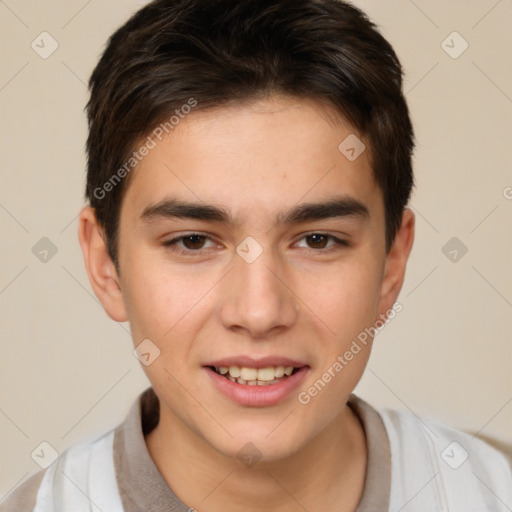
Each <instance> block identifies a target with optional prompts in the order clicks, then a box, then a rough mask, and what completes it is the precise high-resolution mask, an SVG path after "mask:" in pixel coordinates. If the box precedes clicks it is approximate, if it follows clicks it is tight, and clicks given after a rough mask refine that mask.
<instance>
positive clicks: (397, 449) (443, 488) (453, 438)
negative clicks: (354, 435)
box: [377, 408, 512, 512]
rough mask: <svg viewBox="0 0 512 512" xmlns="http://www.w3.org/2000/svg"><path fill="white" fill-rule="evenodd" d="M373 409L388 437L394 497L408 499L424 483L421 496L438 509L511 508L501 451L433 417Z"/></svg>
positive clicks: (511, 477)
mask: <svg viewBox="0 0 512 512" xmlns="http://www.w3.org/2000/svg"><path fill="white" fill-rule="evenodd" d="M377 412H378V413H379V415H380V417H381V419H382V421H383V423H384V426H385V428H386V432H387V435H388V438H389V443H390V452H391V466H392V480H393V482H394V493H395V498H396V499H399V500H402V501H403V500H406V498H407V495H408V493H412V492H413V490H414V489H416V491H418V490H419V489H420V488H421V485H425V486H426V487H425V489H426V490H424V491H422V494H425V495H430V500H431V501H430V503H437V504H438V505H437V506H438V507H440V508H439V510H442V507H443V506H445V507H450V505H451V507H450V508H448V509H449V510H452V508H453V507H454V506H455V507H456V508H457V507H459V508H458V509H461V508H460V507H461V504H464V506H467V508H466V510H477V508H476V507H478V506H480V507H484V508H482V510H505V508H504V503H506V504H507V507H508V506H512V468H511V465H510V460H509V459H508V458H507V456H506V455H505V454H504V453H503V452H501V451H499V450H497V449H496V448H494V447H493V446H491V445H490V444H488V443H486V442H484V441H482V440H481V439H478V438H477V437H475V436H473V435H471V434H468V433H466V432H463V431H461V430H458V429H456V428H453V427H451V426H448V425H446V424H443V423H441V422H439V421H437V420H435V419H433V418H429V417H425V416H418V415H416V414H414V413H413V412H409V411H404V410H399V409H391V408H382V409H378V411H377ZM392 492H393V489H392ZM411 495H412V494H411ZM420 496H421V495H420ZM420 501H421V498H420ZM486 507H487V508H486ZM489 507H490V508H489ZM405 510H408V509H407V508H406V509H405ZM405 510H404V512H405ZM411 510H414V508H411Z"/></svg>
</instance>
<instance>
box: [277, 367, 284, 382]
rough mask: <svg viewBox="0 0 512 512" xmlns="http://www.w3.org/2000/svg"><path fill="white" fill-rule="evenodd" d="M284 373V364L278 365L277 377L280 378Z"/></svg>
mask: <svg viewBox="0 0 512 512" xmlns="http://www.w3.org/2000/svg"><path fill="white" fill-rule="evenodd" d="M283 375H284V366H278V367H277V368H276V378H277V379H280V378H281V377H282V376H283Z"/></svg>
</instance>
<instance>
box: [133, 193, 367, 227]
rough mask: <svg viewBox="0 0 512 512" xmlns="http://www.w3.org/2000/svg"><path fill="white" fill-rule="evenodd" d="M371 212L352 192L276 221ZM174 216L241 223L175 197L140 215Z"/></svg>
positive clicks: (284, 214)
mask: <svg viewBox="0 0 512 512" xmlns="http://www.w3.org/2000/svg"><path fill="white" fill-rule="evenodd" d="M369 216H370V212H369V209H368V207H367V206H366V205H365V204H364V203H362V202H361V201H359V200H358V199H356V198H354V197H351V196H335V197H333V198H331V199H328V200H325V201H321V202H317V203H302V204H299V205H297V206H294V207H292V208H291V209H289V210H286V211H281V212H278V213H277V216H276V222H275V224H276V225H278V224H299V223H301V222H308V221H315V220H324V219H330V218H340V217H341V218H343V217H350V218H360V219H367V218H369ZM173 218H178V219H195V220H203V221H207V222H219V223H221V224H226V225H238V224H239V223H238V222H237V220H236V219H235V218H233V217H232V216H231V214H230V213H229V212H228V211H227V210H226V209H224V208H222V207H220V206H216V205H212V204H204V203H194V202H188V201H181V200H178V199H173V198H169V199H164V200H163V201H160V202H159V203H157V204H154V205H150V206H147V207H146V208H145V209H144V210H143V212H142V214H141V215H140V220H141V221H142V222H143V223H146V224H149V223H152V222H154V221H158V220H162V219H173Z"/></svg>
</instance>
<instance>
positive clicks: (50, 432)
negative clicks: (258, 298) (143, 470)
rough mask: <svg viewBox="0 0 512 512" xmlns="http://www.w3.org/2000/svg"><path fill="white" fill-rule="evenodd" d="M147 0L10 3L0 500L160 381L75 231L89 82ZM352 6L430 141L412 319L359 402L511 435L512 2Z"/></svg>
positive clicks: (0, 12) (364, 2) (408, 289)
mask: <svg viewBox="0 0 512 512" xmlns="http://www.w3.org/2000/svg"><path fill="white" fill-rule="evenodd" d="M142 4H143V2H135V1H126V0H123V1H121V0H118V1H114V0H108V1H105V0H102V1H101V2H100V1H98V0H93V1H89V2H86V1H84V0H73V1H67V2H64V1H62V0H60V1H57V0H53V1H45V2H36V1H31V2H29V1H21V0H20V1H17V0H5V1H4V2H1V3H0V37H1V45H2V46H1V48H2V51H1V57H2V66H1V71H0V114H1V117H2V124H1V132H0V144H1V146H2V151H1V160H2V161H1V166H0V169H1V173H2V175H1V183H2V187H1V189H0V226H1V235H2V243H1V266H0V308H1V314H2V317H1V323H0V326H1V352H0V353H1V356H0V365H1V367H0V370H1V377H0V432H1V436H0V443H1V444H0V461H2V462H1V464H0V471H1V474H0V497H1V496H3V495H5V494H6V493H7V492H8V491H9V490H10V489H11V488H12V487H13V486H14V485H15V484H16V483H17V482H19V481H21V480H23V479H24V478H25V477H26V476H27V475H28V474H29V473H32V472H34V471H36V470H37V469H39V467H38V466H37V465H36V463H35V462H34V461H33V460H32V459H31V456H30V454H31V453H32V451H33V450H34V449H35V448H36V447H37V446H38V445H39V444H40V443H41V442H42V441H47V442H49V443H50V444H51V445H52V446H53V447H54V448H55V449H56V450H57V451H62V450H64V449H65V448H66V447H67V446H69V445H70V444H71V443H73V442H75V441H77V440H80V439H83V438H86V437H88V436H92V435H95V434H97V433H100V432H103V431H104V430H106V429H107V428H111V427H113V426H115V425H116V424H117V423H118V422H119V421H121V420H122V418H123V417H124V415H125V414H126V412H127V410H128V407H129V405H130V404H131V403H132V401H133V400H134V398H135V396H136V395H137V394H138V393H139V392H140V391H141V390H143V389H144V388H145V387H146V386H147V385H148V381H147V380H146V378H145V376H144V374H143V372H142V370H141V368H140V367H139V362H138V361H137V360H136V359H135V357H134V356H133V354H132V341H131V338H130V335H129V330H128V326H127V325H122V324H116V323H115V322H113V321H111V320H109V319H108V317H107V316H106V314H105V313H104V311H103V309H102V307H101V306H100V305H99V303H98V302H97V301H96V299H95V297H94V295H93V294H92V291H91V288H90V286H89V283H88V280H87V276H86V273H85V270H84V266H83V262H82V255H81V252H80V249H79V245H78V242H77V235H76V230H77V214H78V212H79V210H80V208H81V206H82V204H83V188H84V179H85V178H84V177H85V174H84V169H85V157H84V151H83V148H84V143H85V138H86V122H85V117H84V114H83V108H84V105H85V102H86V99H87V90H86V83H87V80H88V77H89V75H90V73H91V71H92V69H93V67H94V65H95V63H96V62H97V59H98V56H99V54H100V52H101V51H102V49H103V47H104V43H105V41H106V39H107V37H108V36H109V35H110V34H111V32H112V31H113V30H114V29H115V28H116V27H117V26H118V25H120V24H121V23H122V22H123V21H124V20H126V19H127V16H128V15H129V14H131V13H132V12H133V11H134V10H135V9H137V7H139V6H140V5H142ZM355 4H356V5H358V6H360V7H361V8H363V9H364V10H366V11H367V12H368V14H369V15H370V17H371V18H372V19H373V20H374V21H375V22H376V23H377V24H378V25H379V26H380V27H381V29H382V31H383V33H384V35H385V36H386V37H388V39H389V40H390V42H391V43H392V44H393V45H394V47H395V49H396V50H397V52H398V54H399V57H400V58H401V60H402V63H403V65H404V67H405V70H406V74H407V78H406V86H405V89H406V91H407V98H408V101H409V105H410V109H411V112H412V116H413V121H414V123H415V127H416V134H417V139H418V147H417V150H416V157H415V171H416V179H417V190H416V191H415V194H414V196H413V199H412V202H411V205H412V207H413V208H414V210H415V211H416V213H417V235H416V242H415V246H414V249H413V253H412V257H411V261H410V264H409V269H408V273H407V278H406V281H405V284H404V287H403V290H402V294H401V297H400V299H399V300H400V302H401V303H402V304H403V311H402V312H401V313H399V315H398V316H397V319H396V320H393V321H392V322H391V323H390V324H389V325H388V326H387V327H386V328H385V329H384V331H383V332H382V333H381V334H380V335H379V337H378V338H377V340H376V342H375V349H374V354H373V356H372V359H371V360H370V364H369V367H368V370H367V372H366V374H365V376H364V377H363V379H362V381H361V382H360V384H359V386H358V388H357V389H356V392H357V393H358V394H359V395H360V396H362V397H363V398H365V399H366V400H367V401H369V402H370V403H372V404H373V405H375V406H379V407H380V406H393V407H400V408H407V409H410V410H412V411H414V412H415V413H416V414H419V415H427V416H431V417H435V418H437V419H439V420H441V421H443V422H445V423H449V424H451V425H454V426H456V427H459V428H463V429H466V430H469V431H472V432H480V433H481V434H484V435H492V436H498V437H499V438H501V439H503V440H505V441H507V442H512V433H511V429H510V427H511V425H512V371H511V370H512V343H511V342H512V340H511V335H510V333H511V331H512V321H511V319H512V315H511V313H512V271H511V262H512V220H511V219H512V199H510V198H511V197H512V188H507V187H512V167H511V161H512V159H511V151H512V150H511V146H512V144H511V142H512V123H511V121H512V99H511V98H512V71H511V66H510V55H511V54H512V38H511V37H510V31H511V26H510V25H511V23H510V20H512V2H511V1H510V0H501V1H495V0H472V1H470V2H468V1H467V0H457V1H451V2H444V1H441V0H439V1H434V0H423V1H421V0H417V1H416V2H413V1H409V0H393V1H389V0H388V1H385V2H383V1H382V0H359V1H357V2H355ZM43 31H47V32H49V33H50V34H51V36H52V37H53V38H54V39H55V40H56V41H57V42H58V44H59V47H58V49H57V50H56V51H55V53H53V54H52V55H51V56H50V57H49V58H47V59H42V58H41V57H40V56H39V55H38V54H37V53H36V52H35V51H34V50H33V49H32V48H31V42H32V41H33V40H34V39H36V38H37V36H38V35H39V34H40V33H41V32H43ZM453 31H457V32H458V33H460V35H461V36H462V37H463V38H464V40H466V41H467V43H468V44H469V47H468V49H467V50H466V51H465V52H464V53H463V54H462V55H461V56H460V57H458V58H457V59H454V58H452V57H451V56H450V55H448V53H446V52H445V50H444V49H443V48H442V46H441V43H442V41H443V40H445V39H446V38H447V36H448V35H449V34H451V33H452V32H453ZM37 40H38V39H36V42H37ZM452 40H453V42H452ZM447 44H448V45H449V46H452V47H453V48H451V49H449V51H451V52H452V53H453V52H455V51H457V50H459V49H461V48H462V46H461V44H462V40H461V39H458V38H457V37H455V39H454V38H453V36H452V37H451V38H448V40H447ZM48 47H49V46H46V48H48ZM506 196H508V198H509V199H507V197H506ZM42 237H47V238H49V239H50V240H51V241H52V242H53V244H54V245H55V246H56V248H57V253H56V254H55V255H54V256H53V257H51V258H49V257H48V261H47V262H46V263H44V262H42V261H40V260H39V259H38V258H37V257H36V256H35V255H34V254H33V252H32V247H33V246H34V245H35V244H36V243H37V242H38V241H39V240H40V239H41V238H42ZM452 237H457V238H458V239H459V240H460V241H461V242H462V243H463V244H465V246H467V248H468V252H467V254H465V255H464V256H463V257H462V258H461V259H460V260H459V261H458V262H455V263H454V262H452V261H450V259H448V257H446V256H445V254H443V252H442V247H443V246H444V245H445V244H446V243H447V242H448V240H450V239H451V238H452Z"/></svg>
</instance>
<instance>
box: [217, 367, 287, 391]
mask: <svg viewBox="0 0 512 512" xmlns="http://www.w3.org/2000/svg"><path fill="white" fill-rule="evenodd" d="M293 369H294V368H293V366H287V367H284V366H275V367H274V366H267V367H266V368H248V367H246V366H235V365H233V366H230V367H229V368H228V367H227V366H220V367H218V368H215V371H216V372H217V373H219V374H220V375H224V376H225V377H227V378H228V379H229V380H230V381H231V382H237V383H238V384H248V385H249V386H256V385H258V386H263V385H265V384H267V383H272V384H274V383H275V382H278V381H277V380H276V379H281V378H282V377H284V376H287V377H289V376H290V375H291V374H292V373H293Z"/></svg>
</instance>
